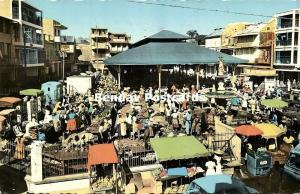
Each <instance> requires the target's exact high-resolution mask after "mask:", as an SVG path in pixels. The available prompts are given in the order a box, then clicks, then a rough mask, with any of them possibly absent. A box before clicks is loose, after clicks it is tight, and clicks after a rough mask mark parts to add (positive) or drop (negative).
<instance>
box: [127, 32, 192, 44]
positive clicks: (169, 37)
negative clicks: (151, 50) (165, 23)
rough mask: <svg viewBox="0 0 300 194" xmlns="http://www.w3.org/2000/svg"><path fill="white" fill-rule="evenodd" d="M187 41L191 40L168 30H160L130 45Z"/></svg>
mask: <svg viewBox="0 0 300 194" xmlns="http://www.w3.org/2000/svg"><path fill="white" fill-rule="evenodd" d="M187 39H191V38H190V37H188V36H185V35H182V34H178V33H176V32H172V31H169V30H162V31H160V32H158V33H156V34H153V35H151V36H148V37H146V38H144V39H142V40H139V41H137V42H135V43H134V44H132V47H138V46H141V45H143V44H147V43H149V42H181V41H185V40H187Z"/></svg>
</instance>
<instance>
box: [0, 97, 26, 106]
mask: <svg viewBox="0 0 300 194" xmlns="http://www.w3.org/2000/svg"><path fill="white" fill-rule="evenodd" d="M21 101H22V100H21V99H20V98H15V97H3V98H0V107H13V106H15V105H16V104H18V103H19V102H21Z"/></svg>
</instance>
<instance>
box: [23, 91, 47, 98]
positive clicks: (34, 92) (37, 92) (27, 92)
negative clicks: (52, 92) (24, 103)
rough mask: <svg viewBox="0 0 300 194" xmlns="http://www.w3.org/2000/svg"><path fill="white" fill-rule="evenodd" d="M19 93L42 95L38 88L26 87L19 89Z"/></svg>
mask: <svg viewBox="0 0 300 194" xmlns="http://www.w3.org/2000/svg"><path fill="white" fill-rule="evenodd" d="M20 95H22V96H35V97H38V96H42V95H43V91H42V90H39V89H26V90H21V91H20Z"/></svg>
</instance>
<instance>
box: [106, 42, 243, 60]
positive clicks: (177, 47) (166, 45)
mask: <svg viewBox="0 0 300 194" xmlns="http://www.w3.org/2000/svg"><path fill="white" fill-rule="evenodd" d="M220 57H222V58H223V60H224V63H229V64H237V63H247V62H248V61H247V60H243V59H239V58H236V57H233V56H231V55H227V54H224V53H221V52H217V51H214V50H211V49H208V48H204V47H202V46H198V45H197V44H194V43H188V42H150V43H148V44H145V45H142V46H139V47H135V48H132V49H129V50H127V51H124V52H122V53H119V54H117V55H115V56H113V57H111V58H109V59H107V60H105V61H104V63H105V64H107V65H167V64H169V65H172V64H174V65H175V64H191V65H192V64H215V63H218V62H219V58H220Z"/></svg>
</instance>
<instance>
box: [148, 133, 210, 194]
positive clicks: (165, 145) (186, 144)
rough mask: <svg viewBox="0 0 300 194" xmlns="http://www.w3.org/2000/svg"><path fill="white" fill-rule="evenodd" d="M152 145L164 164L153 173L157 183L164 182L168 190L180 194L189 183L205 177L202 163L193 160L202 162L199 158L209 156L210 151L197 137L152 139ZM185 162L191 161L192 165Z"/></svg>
mask: <svg viewBox="0 0 300 194" xmlns="http://www.w3.org/2000/svg"><path fill="white" fill-rule="evenodd" d="M178 142H180V143H178ZM150 144H151V146H152V148H153V150H154V151H155V155H156V158H157V160H158V161H159V162H160V163H162V164H164V165H163V167H164V168H163V169H158V170H155V171H154V172H153V174H154V177H155V179H156V181H161V182H163V187H164V188H165V189H166V190H169V191H171V190H172V192H179V191H181V190H182V187H184V185H185V184H186V183H187V182H189V181H191V180H193V179H195V178H197V177H200V176H202V175H203V173H204V170H203V169H202V167H201V166H200V163H197V162H196V163H195V161H192V160H194V159H195V158H197V160H198V161H200V160H199V158H202V157H207V156H209V151H208V150H207V149H206V148H205V146H204V145H203V144H202V143H201V142H199V141H198V140H197V139H196V138H195V137H193V136H177V137H163V138H152V139H150ZM183 161H190V162H188V163H189V164H190V165H186V163H185V162H183ZM181 162H182V163H181Z"/></svg>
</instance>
